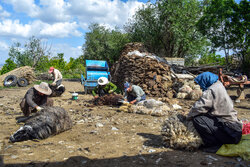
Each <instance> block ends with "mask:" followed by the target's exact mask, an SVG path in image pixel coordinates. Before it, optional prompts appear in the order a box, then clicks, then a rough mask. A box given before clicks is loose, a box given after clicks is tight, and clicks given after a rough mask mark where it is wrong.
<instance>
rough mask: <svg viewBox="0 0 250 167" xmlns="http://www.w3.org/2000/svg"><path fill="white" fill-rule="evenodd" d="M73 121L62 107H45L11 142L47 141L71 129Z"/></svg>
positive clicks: (12, 137)
mask: <svg viewBox="0 0 250 167" xmlns="http://www.w3.org/2000/svg"><path fill="white" fill-rule="evenodd" d="M72 126H73V124H72V120H71V119H70V117H69V115H68V113H67V112H66V111H65V110H64V109H63V108H61V107H45V108H44V109H43V110H41V111H40V112H37V113H36V114H35V115H34V116H32V117H31V118H30V119H28V120H27V121H26V122H25V125H24V126H22V127H21V128H20V129H18V130H17V131H16V132H15V133H14V134H13V135H12V136H10V139H9V140H10V142H19V141H24V140H32V139H46V138H48V137H49V136H51V135H56V134H59V133H61V132H63V131H66V130H69V129H71V128H72Z"/></svg>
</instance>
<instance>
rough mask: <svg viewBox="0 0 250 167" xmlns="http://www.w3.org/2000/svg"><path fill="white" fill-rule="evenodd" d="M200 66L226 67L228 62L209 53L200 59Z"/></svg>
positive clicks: (219, 56)
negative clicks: (214, 65)
mask: <svg viewBox="0 0 250 167" xmlns="http://www.w3.org/2000/svg"><path fill="white" fill-rule="evenodd" d="M199 64H216V65H225V64H226V61H225V58H224V57H221V55H216V54H215V53H207V54H204V55H202V56H201V57H200V59H199Z"/></svg>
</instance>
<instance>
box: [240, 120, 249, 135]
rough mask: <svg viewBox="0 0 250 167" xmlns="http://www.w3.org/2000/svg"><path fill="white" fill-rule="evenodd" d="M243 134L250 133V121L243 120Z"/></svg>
mask: <svg viewBox="0 0 250 167" xmlns="http://www.w3.org/2000/svg"><path fill="white" fill-rule="evenodd" d="M242 134H243V135H247V134H250V122H247V121H243V125H242Z"/></svg>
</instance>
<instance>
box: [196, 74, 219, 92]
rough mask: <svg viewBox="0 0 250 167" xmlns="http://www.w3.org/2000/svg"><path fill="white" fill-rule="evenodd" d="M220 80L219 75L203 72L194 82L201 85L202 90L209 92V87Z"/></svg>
mask: <svg viewBox="0 0 250 167" xmlns="http://www.w3.org/2000/svg"><path fill="white" fill-rule="evenodd" d="M218 79H219V77H218V75H215V74H213V73H211V72H203V73H201V74H200V75H198V76H197V77H196V78H195V79H194V81H195V82H196V83H197V84H199V85H200V87H201V88H202V90H203V91H204V90H207V88H208V87H209V86H211V85H212V84H213V83H215V82H217V81H218Z"/></svg>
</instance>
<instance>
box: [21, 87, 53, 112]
mask: <svg viewBox="0 0 250 167" xmlns="http://www.w3.org/2000/svg"><path fill="white" fill-rule="evenodd" d="M51 93H52V91H51V89H50V88H49V85H48V83H46V82H41V83H40V85H34V87H32V88H30V89H29V90H28V91H27V93H26V94H25V96H24V98H23V100H22V102H21V103H20V107H21V110H22V112H23V114H24V116H26V117H28V116H29V115H30V113H32V112H36V111H41V110H42V109H43V108H42V106H53V100H52V99H49V98H48V96H49V95H50V94H51Z"/></svg>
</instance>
